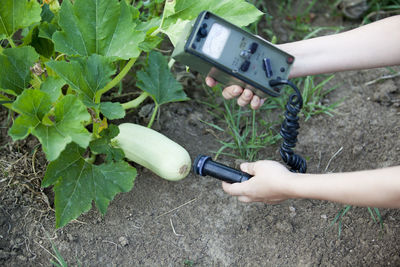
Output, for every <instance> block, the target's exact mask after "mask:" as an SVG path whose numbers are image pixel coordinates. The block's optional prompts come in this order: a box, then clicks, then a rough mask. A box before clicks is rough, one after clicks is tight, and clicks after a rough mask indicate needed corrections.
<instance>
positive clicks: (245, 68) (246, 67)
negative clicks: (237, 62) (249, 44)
mask: <svg viewBox="0 0 400 267" xmlns="http://www.w3.org/2000/svg"><path fill="white" fill-rule="evenodd" d="M249 68H250V61H248V60H246V61H245V62H243V63H242V65H241V66H240V70H241V71H243V72H246V71H248V70H249Z"/></svg>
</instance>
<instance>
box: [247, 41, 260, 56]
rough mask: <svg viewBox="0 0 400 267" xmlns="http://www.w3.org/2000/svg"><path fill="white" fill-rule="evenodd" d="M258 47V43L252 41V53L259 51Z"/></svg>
mask: <svg viewBox="0 0 400 267" xmlns="http://www.w3.org/2000/svg"><path fill="white" fill-rule="evenodd" d="M257 48H258V44H257V43H251V45H250V49H249V51H250V53H252V54H254V53H255V52H256V51H257Z"/></svg>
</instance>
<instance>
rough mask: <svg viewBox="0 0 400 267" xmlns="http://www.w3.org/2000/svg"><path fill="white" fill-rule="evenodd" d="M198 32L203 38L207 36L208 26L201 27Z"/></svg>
mask: <svg viewBox="0 0 400 267" xmlns="http://www.w3.org/2000/svg"><path fill="white" fill-rule="evenodd" d="M198 34H199V36H200V37H201V38H204V37H206V36H207V34H208V32H207V30H206V28H200V29H199V32H198Z"/></svg>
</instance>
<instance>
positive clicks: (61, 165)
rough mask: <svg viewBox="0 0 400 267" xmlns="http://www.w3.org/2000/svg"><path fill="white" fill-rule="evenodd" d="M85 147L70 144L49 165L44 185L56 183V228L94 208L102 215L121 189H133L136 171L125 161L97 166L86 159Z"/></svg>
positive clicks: (125, 190) (126, 190)
mask: <svg viewBox="0 0 400 267" xmlns="http://www.w3.org/2000/svg"><path fill="white" fill-rule="evenodd" d="M84 153H85V150H84V149H82V148H80V147H79V146H77V145H75V144H70V145H69V146H68V147H67V148H66V149H65V150H64V151H63V153H62V155H61V156H60V157H59V158H58V159H57V160H55V161H53V162H51V163H50V164H49V166H48V168H47V171H46V175H45V177H44V179H43V181H42V186H45V187H47V186H50V185H54V192H55V203H54V204H55V208H56V227H62V226H64V225H65V224H67V223H68V222H69V221H71V220H72V219H75V218H77V217H78V216H79V215H80V214H82V213H83V212H87V211H89V210H90V208H91V207H92V201H94V202H95V204H96V206H97V208H98V209H99V210H100V212H101V213H102V214H105V212H106V210H107V207H108V204H109V202H110V201H111V200H112V199H113V198H114V196H115V195H116V194H117V193H119V192H128V191H130V190H131V189H132V186H133V180H134V177H136V170H135V169H134V168H132V167H131V166H130V165H129V164H128V163H127V162H125V161H122V160H120V161H116V162H107V163H104V164H101V165H94V164H92V163H90V162H89V161H88V160H86V159H85V158H84Z"/></svg>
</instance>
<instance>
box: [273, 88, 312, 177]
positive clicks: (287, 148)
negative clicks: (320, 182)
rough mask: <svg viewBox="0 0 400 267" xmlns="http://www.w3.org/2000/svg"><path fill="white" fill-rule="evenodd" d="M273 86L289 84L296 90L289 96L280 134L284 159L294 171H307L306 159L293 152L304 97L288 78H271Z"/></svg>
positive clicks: (281, 151)
mask: <svg viewBox="0 0 400 267" xmlns="http://www.w3.org/2000/svg"><path fill="white" fill-rule="evenodd" d="M269 84H270V86H271V87H276V86H279V85H289V86H290V87H292V88H293V90H294V91H295V93H294V94H292V95H290V96H289V100H288V103H287V104H286V112H285V120H284V121H283V122H282V126H281V131H280V135H281V136H282V138H283V143H282V145H281V148H280V151H279V152H280V154H281V157H282V160H283V161H284V162H285V163H286V164H287V165H288V166H289V167H290V168H291V170H290V171H292V172H300V173H305V172H306V171H307V163H306V160H305V159H304V158H303V157H302V156H300V155H298V154H295V153H294V152H293V149H294V147H295V146H296V142H297V135H298V134H299V132H298V129H299V128H300V125H299V117H298V114H299V112H300V110H301V108H302V107H303V98H302V96H301V93H300V91H299V89H298V88H297V86H296V85H295V84H293V83H292V82H291V81H288V80H271V81H270V82H269Z"/></svg>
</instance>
